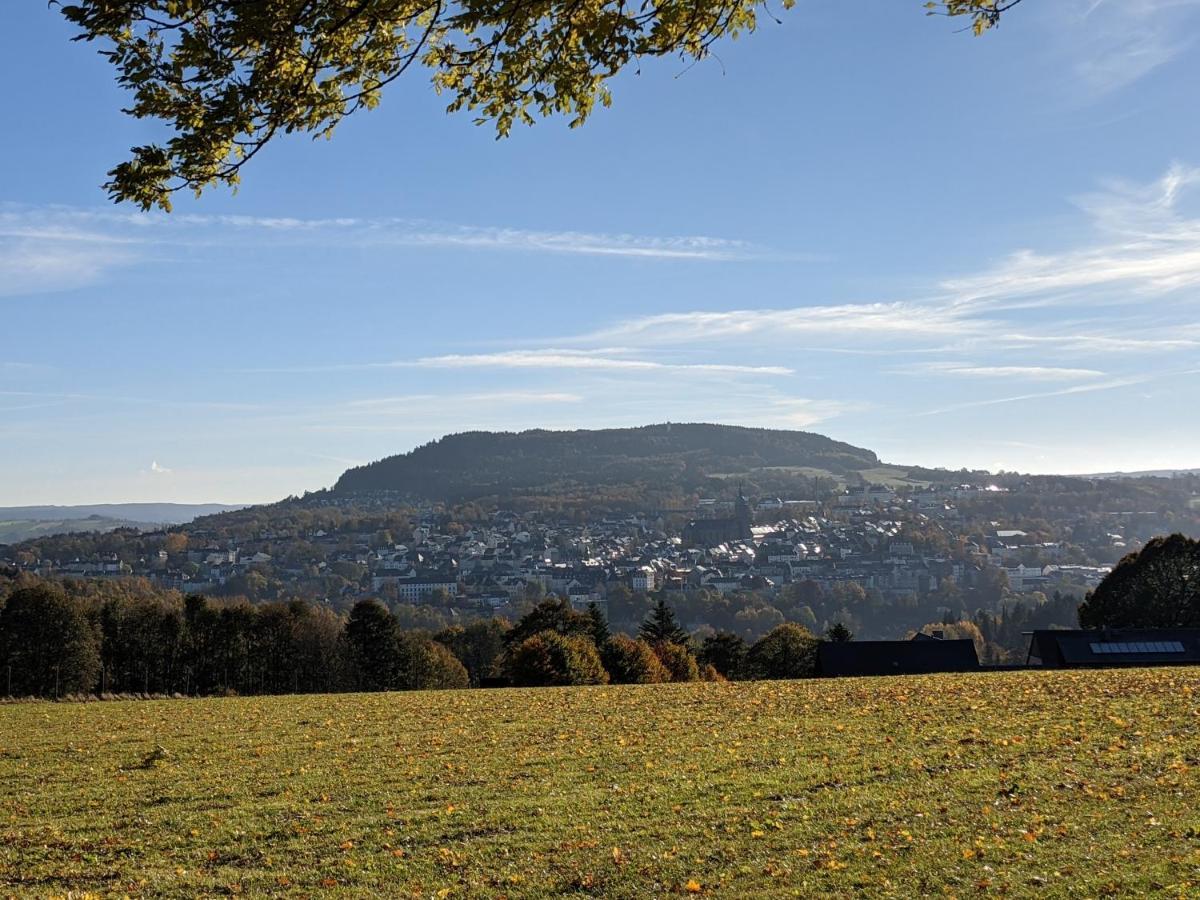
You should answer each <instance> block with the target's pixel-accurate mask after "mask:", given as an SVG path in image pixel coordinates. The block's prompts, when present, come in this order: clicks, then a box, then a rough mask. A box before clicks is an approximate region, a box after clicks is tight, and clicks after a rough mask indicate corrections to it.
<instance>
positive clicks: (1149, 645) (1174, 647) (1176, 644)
mask: <svg viewBox="0 0 1200 900" xmlns="http://www.w3.org/2000/svg"><path fill="white" fill-rule="evenodd" d="M1091 647H1092V652H1093V653H1183V652H1184V647H1183V642H1182V641H1096V642H1094V643H1093V644H1092V645H1091Z"/></svg>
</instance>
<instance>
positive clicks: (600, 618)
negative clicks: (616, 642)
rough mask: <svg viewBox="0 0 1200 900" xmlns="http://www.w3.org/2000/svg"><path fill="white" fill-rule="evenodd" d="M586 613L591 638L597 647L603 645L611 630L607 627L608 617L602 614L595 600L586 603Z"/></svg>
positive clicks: (610, 635) (610, 634) (602, 611)
mask: <svg viewBox="0 0 1200 900" xmlns="http://www.w3.org/2000/svg"><path fill="white" fill-rule="evenodd" d="M587 614H588V618H589V619H591V629H590V630H591V635H592V640H593V641H595V642H596V646H597V647H603V646H604V644H605V642H606V641H607V640H608V639H609V638H610V637H612V632H610V631H609V629H608V617H607V616H605V615H604V610H602V609H601V608H600V607H599V606H598V605H597V604H596V603H595V601H593V602H591V603H589V604H588V605H587Z"/></svg>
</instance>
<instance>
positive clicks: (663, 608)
mask: <svg viewBox="0 0 1200 900" xmlns="http://www.w3.org/2000/svg"><path fill="white" fill-rule="evenodd" d="M638 637H640V638H641V639H642V640H644V641H645V642H646V643H648V644H686V643H687V642H688V633H687V632H686V631H684V629H683V628H682V626H680V624H679V620H678V619H676V618H675V610H673V609H671V607H670V606H669V605H668V604H667V601H666V600H664V599H663V598H662V597H659V598H658V601H657V602H656V603H655V604H654V607H653V608H652V609H651V610H650V614H649V615H648V616H646V619H645V621H643V622H642V626H641V628H639V629H638Z"/></svg>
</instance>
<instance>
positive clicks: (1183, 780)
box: [0, 669, 1200, 898]
mask: <svg viewBox="0 0 1200 900" xmlns="http://www.w3.org/2000/svg"><path fill="white" fill-rule="evenodd" d="M1198 693H1200V670H1197V669H1145V670H1123V671H1096V672H1008V673H990V674H978V675H941V676H928V677H919V678H886V679H846V680H826V681H795V682H761V683H750V684H730V685H723V684H681V685H652V686H641V687H592V688H559V689H533V690H486V691H478V690H477V691H445V692H424V693H406V694H352V695H330V696H294V697H256V698H233V699H205V700H174V701H171V700H165V701H148V702H113V703H87V704H82V703H75V704H66V703H64V704H53V703H35V704H13V705H7V706H0V787H2V792H0V896H4V895H16V896H27V895H37V896H47V895H60V896H65V895H67V894H68V893H69V892H73V893H74V895H75V896H79V895H80V894H81V893H93V894H98V895H124V894H129V895H138V894H142V895H154V896H179V897H191V896H197V895H220V894H237V893H246V894H256V895H262V894H279V895H296V896H308V895H319V894H328V895H343V896H351V895H380V896H413V897H418V896H419V897H468V896H470V897H476V896H478V897H499V896H507V897H513V898H515V897H538V896H546V895H550V894H559V893H575V894H580V895H603V896H614V897H648V896H663V895H679V894H683V895H689V894H690V895H709V896H725V897H757V896H792V895H799V896H806V897H811V896H861V895H869V896H895V897H915V896H919V895H923V894H937V895H957V896H977V895H983V894H993V893H995V894H1008V895H1010V896H1025V895H1029V894H1034V893H1043V894H1045V895H1047V896H1060V895H1068V894H1070V895H1077V896H1093V897H1094V896H1100V895H1105V894H1113V895H1123V896H1125V895H1135V894H1139V893H1140V894H1147V895H1161V896H1196V895H1198V894H1200V888H1198V887H1197V886H1198V885H1200V782H1198V779H1197V772H1198V771H1200V768H1198V767H1200V702H1198ZM159 748H161V749H159Z"/></svg>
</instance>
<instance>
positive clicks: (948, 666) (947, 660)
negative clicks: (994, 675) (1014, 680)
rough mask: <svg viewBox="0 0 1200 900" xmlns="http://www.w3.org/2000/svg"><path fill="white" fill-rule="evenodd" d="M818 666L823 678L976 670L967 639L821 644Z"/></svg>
mask: <svg viewBox="0 0 1200 900" xmlns="http://www.w3.org/2000/svg"><path fill="white" fill-rule="evenodd" d="M817 665H818V671H819V672H820V674H822V675H825V676H834V677H837V676H851V675H924V674H928V673H931V672H973V671H975V670H977V669H978V668H979V657H978V656H977V655H976V653H975V643H974V641H970V640H955V641H942V640H937V639H934V640H918V641H848V642H846V643H830V642H822V643H821V644H820V645H818V648H817Z"/></svg>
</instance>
